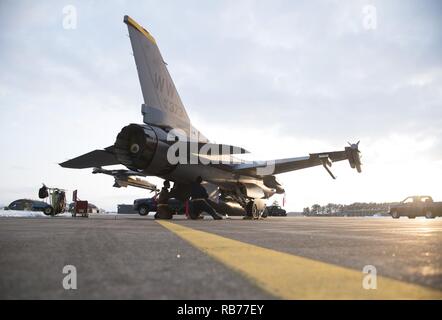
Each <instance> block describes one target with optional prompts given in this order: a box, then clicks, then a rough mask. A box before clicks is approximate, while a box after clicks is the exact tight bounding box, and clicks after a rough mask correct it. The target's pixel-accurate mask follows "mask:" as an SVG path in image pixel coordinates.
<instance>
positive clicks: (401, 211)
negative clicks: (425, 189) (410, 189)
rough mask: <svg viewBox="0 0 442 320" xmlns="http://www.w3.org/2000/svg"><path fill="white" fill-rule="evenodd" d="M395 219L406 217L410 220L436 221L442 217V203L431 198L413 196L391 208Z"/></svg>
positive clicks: (391, 213)
mask: <svg viewBox="0 0 442 320" xmlns="http://www.w3.org/2000/svg"><path fill="white" fill-rule="evenodd" d="M390 215H391V216H392V217H393V219H399V218H400V217H402V216H406V217H408V218H410V219H414V218H416V217H425V218H427V219H434V218H436V217H438V216H441V215H442V202H434V201H433V198H432V197H430V196H411V197H407V198H405V200H403V201H401V202H400V203H399V204H397V205H394V206H391V207H390Z"/></svg>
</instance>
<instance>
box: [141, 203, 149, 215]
mask: <svg viewBox="0 0 442 320" xmlns="http://www.w3.org/2000/svg"><path fill="white" fill-rule="evenodd" d="M149 212H150V210H149V207H148V206H146V205H142V206H140V207H139V208H138V213H139V215H140V216H147V215H148V214H149Z"/></svg>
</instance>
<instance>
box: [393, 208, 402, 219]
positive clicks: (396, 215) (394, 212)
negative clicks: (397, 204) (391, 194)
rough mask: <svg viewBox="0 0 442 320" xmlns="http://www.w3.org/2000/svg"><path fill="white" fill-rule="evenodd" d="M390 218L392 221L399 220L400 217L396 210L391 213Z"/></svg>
mask: <svg viewBox="0 0 442 320" xmlns="http://www.w3.org/2000/svg"><path fill="white" fill-rule="evenodd" d="M391 216H392V217H393V219H399V218H400V217H401V215H400V214H399V212H397V211H396V210H395V211H393V212H392V213H391Z"/></svg>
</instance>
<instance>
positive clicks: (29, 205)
mask: <svg viewBox="0 0 442 320" xmlns="http://www.w3.org/2000/svg"><path fill="white" fill-rule="evenodd" d="M5 209H6V210H19V211H23V210H26V211H41V212H43V213H44V214H45V215H47V216H49V215H51V214H53V213H54V208H52V206H51V205H49V204H47V203H46V202H43V201H37V200H29V199H19V200H15V201H13V202H11V204H10V205H9V206H7V207H6V208H5Z"/></svg>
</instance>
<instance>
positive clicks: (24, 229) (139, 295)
mask: <svg viewBox="0 0 442 320" xmlns="http://www.w3.org/2000/svg"><path fill="white" fill-rule="evenodd" d="M171 223H172V224H168V223H166V224H161V223H158V222H157V221H155V220H154V219H153V218H152V217H151V216H148V217H141V216H138V215H92V216H90V217H89V218H75V219H74V218H70V217H54V218H46V217H41V218H5V217H2V218H0V298H1V299H17V298H24V299H101V298H108V299H274V298H287V297H288V298H290V297H293V295H284V292H283V291H281V292H279V291H278V288H276V289H275V288H273V289H272V288H271V287H272V284H273V285H274V284H275V283H278V282H277V281H283V282H284V281H285V277H286V278H287V282H290V283H291V286H292V287H293V286H294V287H296V286H297V285H298V283H299V288H301V287H305V288H307V289H308V286H310V287H312V288H317V290H316V289H315V290H314V292H316V291H318V292H319V293H318V296H314V295H313V296H312V294H311V293H310V295H307V293H306V296H305V298H311V297H314V298H330V297H331V298H333V292H328V295H320V292H321V288H322V289H323V290H322V291H324V290H325V289H324V288H327V286H326V284H325V283H322V282H324V281H328V282H330V281H331V282H333V281H334V280H333V279H335V278H333V275H334V274H339V275H341V274H344V275H348V274H349V275H351V277H353V276H354V275H356V276H357V277H359V274H360V278H361V281H362V280H363V278H364V274H363V273H362V270H363V268H364V266H367V265H371V266H374V267H375V268H376V272H377V275H378V276H381V277H385V278H386V279H388V281H390V282H391V283H392V285H391V286H392V287H394V286H396V285H399V287H398V288H407V289H406V290H420V289H419V288H423V290H424V291H425V290H427V289H428V292H427V293H426V294H425V295H423V297H430V298H432V299H433V298H434V299H442V249H441V245H442V219H441V218H437V219H434V220H426V219H423V218H417V219H414V220H409V219H407V218H401V219H399V220H393V219H391V218H341V217H324V218H316V217H310V218H307V217H269V218H267V219H263V220H259V221H245V220H241V219H237V218H233V219H228V220H223V221H214V220H212V219H211V218H209V217H206V218H205V219H204V220H202V221H190V220H185V219H184V217H177V218H176V219H174V220H172V221H171ZM175 226H176V228H175ZM175 229H176V230H175ZM201 231H202V232H201ZM189 237H193V238H189ZM189 239H190V240H189ZM192 239H196V240H195V241H193V240H192ZM232 240H234V241H232ZM192 241H193V242H192ZM218 241H219V242H220V243H223V247H222V248H216V247H213V245H214V243H213V242H218ZM250 245H252V246H250ZM226 246H227V247H226ZM229 246H232V247H229ZM244 248H246V249H244ZM249 248H250V249H249ZM221 250H224V251H225V252H224V253H220V252H221ZM235 250H245V251H244V254H242V255H241V257H243V259H238V257H235V256H234V255H230V253H235V252H236V251H235ZM255 251H256V252H259V255H258V254H256V255H254V254H255V253H254V252H255ZM266 257H268V258H266ZM291 258H293V259H298V260H287V259H291ZM229 259H230V260H229ZM248 259H258V260H257V261H258V262H257V263H255V264H250V272H249V270H248V269H247V268H249V267H248V266H247V262H248ZM259 259H261V260H259ZM279 259H281V260H279ZM269 260H270V261H269ZM260 261H263V264H262V266H263V268H265V270H256V269H259V268H260ZM287 261H295V262H294V264H298V263H297V261H299V265H297V266H295V265H293V269H292V271H290V270H282V271H281V270H280V269H278V266H279V264H280V263H281V265H282V264H284V263H285V264H287V263H288V262H287ZM235 263H238V265H240V264H241V265H243V266H245V267H244V268H245V269H241V268H240V267H238V268H236V267H235ZM66 265H72V266H75V268H76V273H77V289H75V290H66V289H64V288H63V285H62V283H63V278H64V277H65V276H66V274H63V268H64V266H66ZM304 266H305V267H304ZM310 266H312V268H313V269H314V268H316V269H315V270H321V271H320V272H321V275H320V276H316V275H315V274H314V273H312V270H313V269H312V270H310V272H306V274H305V275H303V276H299V274H300V273H302V270H304V269H299V268H305V270H306V271H308V269H310ZM318 266H319V267H318ZM336 266H337V267H339V268H336ZM273 267H274V268H275V272H278V274H276V275H274V274H272V268H273ZM341 267H342V268H341ZM297 268H298V269H297ZM327 270H330V274H331V276H329V277H328V278H324V277H323V276H322V274H324V273H327V272H328V271H327ZM333 270H334V271H333ZM332 271H333V272H332ZM290 272H291V273H292V274H290ZM293 273H296V274H295V275H294V274H293ZM295 276H296V277H295ZM260 277H262V281H261V278H260ZM351 277H347V278H348V279H350V278H351ZM353 278H354V277H353ZM324 279H327V280H324ZM336 279H338V278H336ZM358 279H359V278H358ZM274 280H275V281H274ZM297 281H298V282H297ZM321 281H322V282H321ZM336 281H338V280H336ZM358 281H359V280H358ZM390 282H389V283H390ZM385 283H387V282H385ZM267 284H270V285H267ZM393 284H394V285H393ZM402 284H404V286H405V287H404V286H402ZM328 285H329V284H328ZM336 285H337V286H338V287H339V286H341V285H340V284H339V283H337V284H336ZM358 285H359V286H361V285H360V284H358ZM401 286H402V287H401ZM415 288H417V289H415ZM360 290H364V289H362V287H361V288H360ZM398 290H399V289H398ZM404 290H405V289H404ZM304 291H305V292H307V291H309V290H300V291H299V292H298V293H297V295H296V296H295V297H296V298H301V299H302V298H304V296H303V295H302V293H303V292H304ZM338 297H339V296H338ZM344 297H350V298H352V296H351V295H350V296H344ZM357 297H358V295H357V294H356V295H355V298H357Z"/></svg>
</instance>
